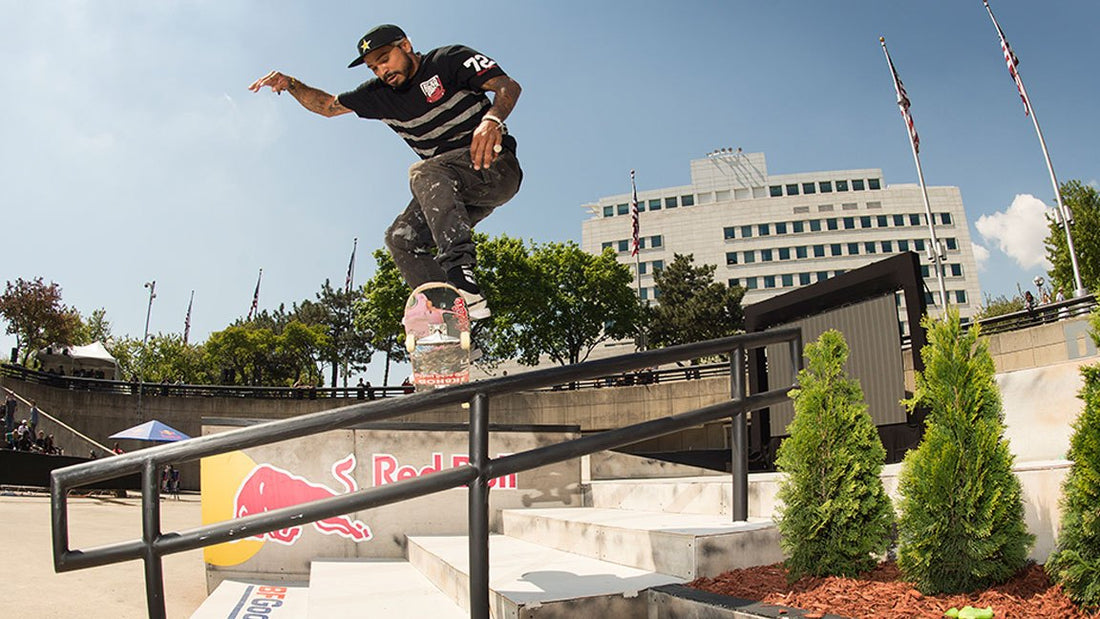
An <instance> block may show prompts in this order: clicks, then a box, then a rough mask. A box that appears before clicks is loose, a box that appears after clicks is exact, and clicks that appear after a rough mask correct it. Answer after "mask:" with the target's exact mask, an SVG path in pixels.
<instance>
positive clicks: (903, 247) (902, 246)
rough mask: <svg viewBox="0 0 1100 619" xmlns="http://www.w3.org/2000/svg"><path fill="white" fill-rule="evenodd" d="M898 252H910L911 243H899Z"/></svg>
mask: <svg viewBox="0 0 1100 619" xmlns="http://www.w3.org/2000/svg"><path fill="white" fill-rule="evenodd" d="M898 251H901V252H905V251H909V241H898Z"/></svg>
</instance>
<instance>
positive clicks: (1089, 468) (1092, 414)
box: [1046, 310, 1100, 611]
mask: <svg viewBox="0 0 1100 619" xmlns="http://www.w3.org/2000/svg"><path fill="white" fill-rule="evenodd" d="M1091 325H1092V333H1091V335H1092V339H1093V341H1094V342H1096V344H1097V345H1098V346H1100V310H1098V311H1094V312H1093V314H1092V319H1091ZM1081 375H1082V377H1083V378H1084V380H1085V386H1084V388H1083V389H1082V390H1081V394H1080V397H1081V399H1082V400H1084V401H1085V408H1084V409H1083V410H1082V411H1081V414H1080V415H1079V416H1078V417H1077V420H1076V421H1075V422H1074V424H1073V437H1072V438H1071V439H1070V448H1069V455H1068V457H1069V459H1070V460H1071V461H1072V466H1070V470H1069V474H1068V475H1067V476H1066V480H1065V482H1064V483H1063V484H1062V522H1061V527H1060V529H1059V533H1058V548H1057V549H1055V551H1054V554H1052V555H1051V556H1050V559H1048V560H1047V564H1046V570H1047V573H1048V574H1050V576H1051V578H1052V579H1054V581H1055V582H1058V583H1061V585H1062V587H1063V588H1064V589H1065V591H1066V594H1067V595H1068V596H1069V597H1070V599H1072V600H1073V601H1074V602H1076V603H1077V604H1079V605H1081V606H1083V607H1085V608H1086V609H1089V610H1090V611H1095V610H1097V609H1100V512H1098V511H1097V505H1100V365H1091V366H1086V367H1083V368H1081Z"/></svg>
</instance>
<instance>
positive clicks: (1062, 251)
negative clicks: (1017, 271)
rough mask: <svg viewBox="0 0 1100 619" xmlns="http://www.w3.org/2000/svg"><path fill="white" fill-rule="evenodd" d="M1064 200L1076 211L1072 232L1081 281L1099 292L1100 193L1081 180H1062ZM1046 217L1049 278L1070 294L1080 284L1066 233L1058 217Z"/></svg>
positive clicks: (1073, 211)
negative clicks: (1074, 269)
mask: <svg viewBox="0 0 1100 619" xmlns="http://www.w3.org/2000/svg"><path fill="white" fill-rule="evenodd" d="M1062 202H1063V203H1065V205H1066V206H1067V207H1069V209H1070V211H1071V212H1072V213H1073V223H1072V224H1071V232H1072V234H1073V247H1074V249H1076V250H1077V266H1078V268H1079V269H1080V270H1081V284H1082V285H1083V286H1084V287H1085V289H1086V290H1091V291H1093V292H1096V291H1097V290H1100V193H1097V191H1096V189H1095V188H1094V187H1090V186H1088V185H1085V184H1083V183H1082V182H1081V181H1078V180H1071V181H1067V182H1065V183H1062ZM1047 219H1048V221H1047V225H1048V226H1049V228H1050V234H1049V235H1048V236H1047V238H1046V240H1045V241H1044V242H1043V243H1044V245H1046V248H1047V260H1048V261H1049V262H1050V264H1051V268H1050V271H1049V272H1048V274H1047V275H1048V279H1050V282H1051V286H1052V287H1054V288H1055V289H1057V288H1058V287H1061V288H1062V289H1063V290H1064V291H1065V293H1066V296H1067V297H1069V296H1072V294H1073V290H1074V289H1075V288H1076V287H1077V286H1076V284H1075V283H1074V281H1073V263H1072V262H1071V260H1070V256H1069V249H1068V245H1067V243H1066V233H1065V231H1064V230H1063V229H1062V225H1061V223H1059V220H1058V219H1057V218H1056V217H1048V218H1047Z"/></svg>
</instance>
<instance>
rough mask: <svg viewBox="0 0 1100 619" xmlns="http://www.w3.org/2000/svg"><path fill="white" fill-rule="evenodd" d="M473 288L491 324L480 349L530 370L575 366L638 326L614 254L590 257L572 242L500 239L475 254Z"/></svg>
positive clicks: (627, 279) (627, 277) (623, 270)
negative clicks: (545, 362) (483, 295)
mask: <svg viewBox="0 0 1100 619" xmlns="http://www.w3.org/2000/svg"><path fill="white" fill-rule="evenodd" d="M478 252H479V258H480V272H479V277H480V279H479V283H481V284H482V285H483V287H484V288H485V289H486V290H487V291H488V293H489V299H490V301H491V303H492V307H493V318H492V322H491V323H490V325H489V326H488V327H487V328H488V329H489V333H488V337H487V338H485V339H483V340H482V347H483V348H489V349H491V350H487V351H486V352H487V354H488V353H491V354H492V355H493V356H495V357H497V358H502V357H508V356H512V353H515V356H516V357H517V358H518V360H519V362H520V363H522V364H524V365H536V364H538V362H539V359H540V357H542V356H543V355H545V356H547V357H548V358H549V359H550V360H552V361H554V362H555V363H558V364H561V365H565V364H570V363H578V362H580V361H583V360H585V359H587V358H588V355H589V354H590V353H591V352H592V350H593V349H595V348H596V346H598V345H599V344H601V343H602V342H605V341H608V340H617V339H623V338H626V337H630V336H632V335H633V334H634V333H635V331H636V328H637V324H638V320H639V312H638V303H637V300H636V298H635V296H634V291H633V290H632V289H631V287H630V284H631V281H632V276H631V273H630V269H628V268H627V267H626V266H624V265H621V264H619V263H618V262H617V261H616V260H615V255H614V253H613V252H610V251H607V252H604V253H602V254H599V255H592V254H589V253H587V252H585V251H582V250H581V248H580V247H579V246H577V244H576V243H573V242H566V243H546V244H541V245H539V244H533V245H532V246H531V248H530V249H528V248H526V247H525V246H524V244H523V243H522V242H521V241H517V240H515V239H510V238H508V237H499V238H497V239H492V240H491V241H484V242H482V243H481V245H480V246H479V249H478Z"/></svg>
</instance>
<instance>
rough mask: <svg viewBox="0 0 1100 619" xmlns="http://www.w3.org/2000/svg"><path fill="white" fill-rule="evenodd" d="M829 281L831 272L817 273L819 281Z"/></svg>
mask: <svg viewBox="0 0 1100 619" xmlns="http://www.w3.org/2000/svg"><path fill="white" fill-rule="evenodd" d="M837 184H838V185H839V184H840V181H837ZM827 279H829V272H828V271H818V272H817V281H819V282H823V281H825V280H827Z"/></svg>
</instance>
